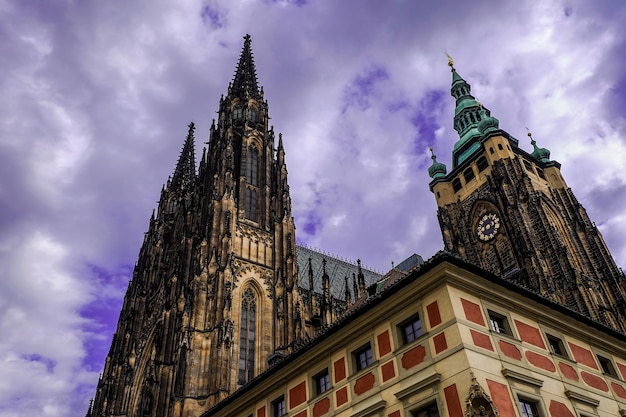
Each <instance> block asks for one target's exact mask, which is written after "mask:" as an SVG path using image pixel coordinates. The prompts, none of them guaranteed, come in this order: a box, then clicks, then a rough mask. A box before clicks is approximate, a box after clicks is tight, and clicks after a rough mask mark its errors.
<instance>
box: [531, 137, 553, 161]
mask: <svg viewBox="0 0 626 417" xmlns="http://www.w3.org/2000/svg"><path fill="white" fill-rule="evenodd" d="M528 137H529V138H530V144H531V145H533V152H532V153H531V155H532V156H534V157H535V158H536V159H537V160H539V161H541V162H549V161H550V151H549V150H548V149H546V148H540V147H538V146H537V142H536V141H535V139H533V135H532V133H530V132H528Z"/></svg>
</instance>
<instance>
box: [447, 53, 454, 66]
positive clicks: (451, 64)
mask: <svg viewBox="0 0 626 417" xmlns="http://www.w3.org/2000/svg"><path fill="white" fill-rule="evenodd" d="M446 56H447V57H448V66H449V67H453V66H454V59H452V57H451V56H450V54H449V53H447V52H446Z"/></svg>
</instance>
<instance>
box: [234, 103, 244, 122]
mask: <svg viewBox="0 0 626 417" xmlns="http://www.w3.org/2000/svg"><path fill="white" fill-rule="evenodd" d="M242 118H243V109H242V108H241V106H237V107H235V108H234V109H233V119H235V120H241V119H242Z"/></svg>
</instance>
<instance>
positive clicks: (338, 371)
mask: <svg viewBox="0 0 626 417" xmlns="http://www.w3.org/2000/svg"><path fill="white" fill-rule="evenodd" d="M333 369H334V370H335V372H334V374H335V384H336V383H337V382H339V381H342V380H343V379H344V378H345V377H346V359H345V358H341V359H339V360H337V361H335V363H334V364H333Z"/></svg>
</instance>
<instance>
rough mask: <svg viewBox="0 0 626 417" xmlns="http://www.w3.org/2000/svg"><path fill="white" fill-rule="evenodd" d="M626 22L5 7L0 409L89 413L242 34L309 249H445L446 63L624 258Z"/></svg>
mask: <svg viewBox="0 0 626 417" xmlns="http://www.w3.org/2000/svg"><path fill="white" fill-rule="evenodd" d="M625 19H626V7H624V5H623V4H622V3H621V2H620V1H619V0H614V1H607V2H603V3H602V4H600V3H597V4H596V3H594V4H591V3H588V2H584V1H581V0H575V1H567V2H565V1H555V2H550V3H545V4H543V3H542V4H534V3H520V2H513V1H510V2H498V3H497V4H495V3H493V2H487V1H478V2H462V1H455V2H440V3H437V4H432V3H427V2H420V1H414V2H407V1H402V0H393V1H391V2H367V3H363V2H360V1H356V0H346V1H342V2H341V4H336V3H334V2H329V1H307V2H303V1H278V2H272V1H262V2H251V1H233V2H230V1H201V0H184V1H179V2H175V3H173V2H168V1H163V0H157V1H149V2H148V1H147V0H140V1H136V2H123V1H110V2H19V1H15V0H13V1H8V2H4V3H2V5H0V22H2V24H0V52H1V53H2V56H3V60H2V62H1V63H0V71H1V72H2V74H3V77H2V78H1V79H0V93H1V94H2V97H3V100H2V101H0V175H1V178H2V180H0V270H2V271H3V273H4V276H3V278H2V280H0V313H1V315H0V326H1V327H0V330H1V331H2V334H3V340H2V341H0V368H1V369H3V372H4V373H3V377H4V378H3V381H0V404H2V405H1V406H0V416H9V415H10V416H22V415H24V416H25V415H33V414H34V415H49V416H79V415H84V413H85V411H86V408H87V404H88V399H89V398H90V397H91V396H92V395H93V394H94V392H95V387H94V385H95V383H96V382H97V374H98V372H99V371H100V369H101V368H102V365H103V363H104V362H103V360H104V355H105V354H106V351H107V349H108V346H109V343H110V337H111V334H112V333H113V332H114V331H115V321H116V318H117V315H118V314H119V308H120V305H121V301H122V297H123V294H124V292H125V289H126V285H127V283H128V280H129V279H130V276H131V273H132V267H133V265H134V262H135V260H136V256H137V253H138V250H139V247H140V245H141V242H142V239H143V233H144V232H145V230H146V229H147V224H148V218H149V216H150V213H151V211H152V209H153V208H154V207H155V206H156V200H157V199H158V196H159V191H160V188H161V186H162V184H163V183H164V182H165V181H166V180H167V176H168V175H170V174H171V173H172V171H173V169H174V164H175V162H176V160H177V157H178V154H179V151H180V148H181V146H182V144H183V140H184V138H185V135H186V132H187V125H188V123H189V122H190V121H194V122H195V123H196V127H197V130H196V132H197V138H198V148H200V147H202V146H204V145H203V143H202V142H204V141H206V139H207V136H208V129H209V126H210V124H211V120H212V119H213V118H214V117H215V111H216V110H217V106H218V102H219V97H220V95H221V94H224V93H225V92H226V89H227V85H228V82H229V81H230V80H231V78H232V75H233V72H234V69H235V65H236V62H237V58H238V55H239V52H240V48H241V45H242V37H243V36H244V35H245V34H246V33H250V34H251V35H252V39H253V50H254V56H255V60H256V64H257V71H258V76H259V82H260V84H261V85H263V86H264V91H265V97H266V98H267V99H268V102H269V106H270V116H271V117H272V120H271V123H272V124H274V126H275V129H276V131H277V132H282V133H283V136H284V144H285V148H286V159H287V166H288V168H289V181H290V186H291V193H292V195H291V197H292V201H293V205H294V213H295V217H296V224H297V226H298V239H299V240H301V241H303V242H305V243H307V244H310V245H312V246H315V247H319V248H321V249H323V250H325V251H328V252H331V253H337V254H339V255H341V256H343V257H345V258H349V259H356V258H361V259H362V260H363V261H364V264H365V265H368V266H372V267H374V268H376V269H381V270H386V269H388V267H389V266H390V265H391V261H394V262H396V263H398V262H400V261H401V260H403V259H404V258H405V257H407V256H408V255H410V254H411V253H413V252H417V253H419V254H420V255H422V256H424V257H425V258H427V257H429V256H430V255H432V254H433V253H434V252H435V251H437V250H438V249H440V248H441V247H442V242H441V235H440V232H439V226H438V222H437V219H436V205H435V202H434V198H433V196H432V195H431V194H430V191H429V190H428V183H429V181H430V178H429V177H428V175H427V171H426V170H427V167H428V166H429V165H430V157H429V156H430V155H429V153H428V151H427V148H428V147H429V146H434V148H435V151H436V153H437V156H438V159H439V160H440V161H441V162H444V163H446V164H448V166H450V159H451V150H452V146H453V144H454V142H455V141H456V139H457V138H458V135H457V134H456V132H455V131H454V130H453V129H452V117H453V111H454V110H453V109H454V100H453V99H452V97H450V96H449V95H448V94H449V93H448V92H449V88H450V72H449V69H448V67H447V66H446V58H445V55H444V51H448V52H449V53H450V54H451V55H452V56H453V57H454V59H455V63H456V68H457V69H458V71H459V73H460V74H461V75H462V76H463V77H464V78H465V79H467V81H468V82H469V83H470V84H471V85H472V92H473V93H474V94H475V95H476V97H477V98H479V99H480V100H481V101H482V102H483V103H484V104H485V105H486V106H487V107H488V108H489V109H490V110H491V111H492V113H493V115H494V116H495V117H497V118H498V119H499V120H500V126H501V127H502V128H503V129H505V130H507V131H508V132H510V133H511V134H513V135H514V136H516V137H518V138H519V139H520V146H521V147H522V148H524V149H526V150H529V149H530V145H529V143H528V142H527V140H526V137H525V132H526V129H525V127H526V126H528V127H529V128H530V129H531V131H532V132H533V134H534V138H535V139H536V140H537V142H538V144H539V146H542V147H547V148H549V149H550V150H551V151H552V157H553V158H554V159H556V160H557V161H559V162H561V163H562V172H563V176H564V177H565V179H566V181H567V182H568V184H569V185H570V186H571V187H572V189H573V190H574V192H575V193H576V195H577V197H578V199H579V200H580V201H581V203H582V204H583V205H584V206H585V207H586V208H587V210H588V211H589V213H590V216H591V218H592V220H593V221H595V222H596V224H598V225H599V227H600V229H601V231H602V233H603V234H604V238H605V240H606V242H607V245H608V246H609V248H610V249H611V251H612V253H613V254H614V256H615V257H616V261H617V262H618V264H619V265H622V266H623V265H625V264H626V240H625V239H624V236H625V235H626V234H625V232H626V218H624V216H623V215H622V214H621V212H620V210H619V208H620V207H623V206H624V201H625V200H626V197H625V194H626V190H624V187H623V184H625V183H626V174H625V173H624V170H623V168H622V165H623V161H624V159H625V158H626V120H625V116H624V114H623V111H621V109H622V108H623V104H624V102H626V89H625V88H624V85H625V79H624V75H623V74H624V63H623V62H622V61H623V60H622V59H620V57H621V56H623V55H624V52H626V35H625V34H624V31H623V27H622V26H623V25H622V22H623V21H624V20H625ZM200 151H201V149H198V152H200ZM589 173H593V175H590V174H589ZM5 335H6V337H5ZM33 380H36V381H38V384H37V385H36V386H34V387H33V386H32V385H33V384H32V383H31V381H33ZM9 381H10V383H8V382H9Z"/></svg>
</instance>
